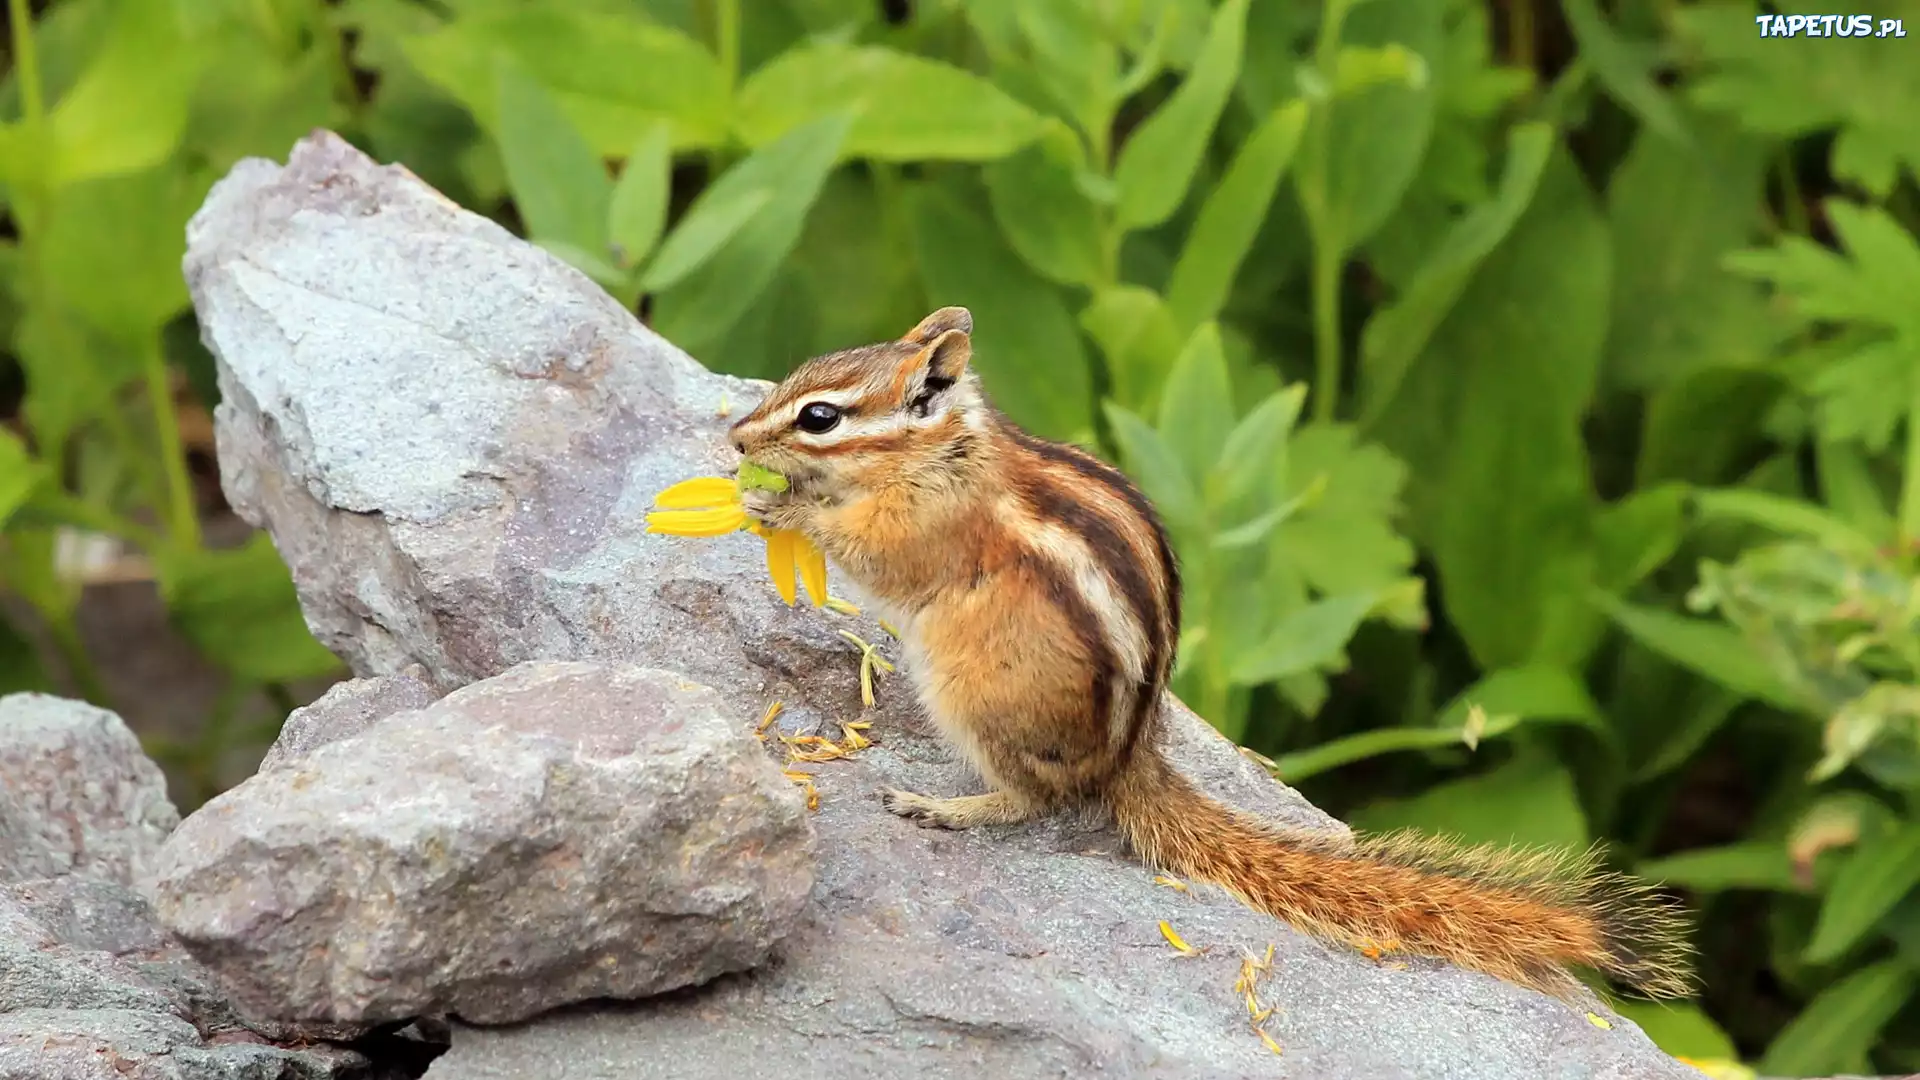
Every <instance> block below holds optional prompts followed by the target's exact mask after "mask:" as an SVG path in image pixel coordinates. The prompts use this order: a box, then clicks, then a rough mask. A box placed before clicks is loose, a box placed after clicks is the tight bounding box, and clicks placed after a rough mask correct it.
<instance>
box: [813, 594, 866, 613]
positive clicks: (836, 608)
mask: <svg viewBox="0 0 1920 1080" xmlns="http://www.w3.org/2000/svg"><path fill="white" fill-rule="evenodd" d="M822 606H824V607H825V608H826V609H827V610H828V611H832V612H836V613H838V614H841V615H858V614H860V609H859V608H857V607H855V606H853V605H852V604H850V603H848V602H847V601H845V600H842V599H840V598H839V597H837V596H829V597H827V602H826V604H824V605H822Z"/></svg>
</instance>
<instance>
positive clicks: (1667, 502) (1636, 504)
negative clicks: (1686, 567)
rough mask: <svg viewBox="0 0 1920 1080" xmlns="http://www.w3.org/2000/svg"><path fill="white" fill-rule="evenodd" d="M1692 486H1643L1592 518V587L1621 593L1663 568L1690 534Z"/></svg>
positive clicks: (1602, 509)
mask: <svg viewBox="0 0 1920 1080" xmlns="http://www.w3.org/2000/svg"><path fill="white" fill-rule="evenodd" d="M1687 495H1688V488H1687V487H1686V486H1685V485H1684V484H1660V485H1657V486H1654V487H1648V488H1641V489H1639V490H1638V491H1635V492H1633V493H1632V494H1630V495H1628V496H1627V497H1626V498H1624V499H1621V500H1620V501H1619V502H1616V503H1611V504H1609V505H1607V506H1604V507H1602V508H1601V509H1600V511H1599V513H1597V514H1596V515H1595V516H1594V519H1593V542H1594V551H1595V564H1594V570H1593V578H1594V583H1595V584H1597V585H1599V586H1600V588H1602V589H1605V590H1607V591H1608V592H1612V593H1616V594H1617V593H1622V592H1625V591H1626V590H1628V589H1630V588H1632V587H1633V586H1635V585H1638V584H1639V583H1640V582H1642V581H1644V580H1646V577H1647V575H1649V574H1651V573H1653V572H1654V571H1655V570H1658V569H1659V568H1660V567H1662V566H1664V565H1665V564H1666V562H1667V560H1668V559H1671V558H1673V554H1674V552H1675V551H1677V550H1678V549H1679V547H1680V538H1681V536H1682V534H1684V533H1685V531H1686V506H1687Z"/></svg>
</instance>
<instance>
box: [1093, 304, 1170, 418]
mask: <svg viewBox="0 0 1920 1080" xmlns="http://www.w3.org/2000/svg"><path fill="white" fill-rule="evenodd" d="M1080 325H1081V326H1083V327H1085V328H1086V331H1087V336H1089V337H1091V338H1093V340H1094V341H1095V342H1097V343H1098V344H1099V346H1100V351H1101V352H1102V353H1103V354H1105V356H1106V359H1107V374H1108V376H1109V377H1110V379H1111V381H1112V386H1113V390H1112V395H1113V399H1114V400H1115V401H1117V402H1119V403H1120V404H1122V405H1125V406H1126V407H1127V408H1129V409H1138V410H1140V411H1142V412H1145V411H1148V410H1149V409H1151V408H1152V407H1153V404H1154V402H1155V401H1156V400H1157V399H1158V397H1159V393H1160V389H1161V385H1162V383H1164V382H1165V381H1166V377H1167V372H1168V371H1170V370H1172V368H1173V364H1174V361H1176V360H1178V359H1179V357H1180V349H1181V346H1182V345H1183V344H1184V343H1185V341H1186V339H1185V338H1184V337H1183V336H1182V335H1181V333H1180V329H1179V327H1178V326H1176V325H1175V324H1174V321H1173V313H1172V312H1171V311H1169V310H1168V309H1167V305H1166V302H1165V301H1163V300H1161V298H1160V294H1158V293H1156V292H1154V291H1153V290H1152V289H1147V288H1143V287H1141V286H1139V285H1116V286H1113V287H1111V288H1106V289H1102V290H1100V291H1099V292H1097V293H1095V294H1094V296H1093V302H1092V303H1090V304H1088V305H1087V306H1086V308H1084V309H1083V310H1082V311H1081V312H1080Z"/></svg>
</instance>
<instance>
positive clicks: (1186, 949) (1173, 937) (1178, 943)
mask: <svg viewBox="0 0 1920 1080" xmlns="http://www.w3.org/2000/svg"><path fill="white" fill-rule="evenodd" d="M1160 936H1161V937H1164V938H1166V939H1167V944H1169V945H1171V946H1173V947H1174V948H1176V949H1178V950H1180V951H1181V952H1183V953H1191V952H1193V946H1191V945H1189V944H1187V943H1186V942H1185V941H1182V940H1181V939H1180V935H1179V934H1176V933H1174V932H1173V926H1172V924H1170V923H1168V922H1167V921H1166V920H1165V919H1162V920H1160Z"/></svg>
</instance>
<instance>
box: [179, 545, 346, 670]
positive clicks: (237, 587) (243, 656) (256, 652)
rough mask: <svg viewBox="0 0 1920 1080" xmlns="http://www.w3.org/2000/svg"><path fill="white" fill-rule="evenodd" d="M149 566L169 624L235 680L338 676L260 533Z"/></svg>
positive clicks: (333, 659) (283, 567)
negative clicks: (233, 544)
mask: <svg viewBox="0 0 1920 1080" xmlns="http://www.w3.org/2000/svg"><path fill="white" fill-rule="evenodd" d="M154 568H155V571H156V573H157V575H158V577H159V582H160V595H161V597H162V599H164V600H165V601H166V605H167V612H168V615H169V616H170V617H171V619H172V620H173V623H174V625H175V626H177V627H178V628H179V629H180V632H181V633H182V634H184V635H185V636H186V638H187V639H188V640H189V641H191V642H193V645H194V647H195V648H196V649H198V650H199V651H200V653H201V655H203V656H205V657H206V658H207V659H208V660H211V661H213V662H214V663H216V664H219V665H221V666H222V667H225V668H226V669H228V670H229V671H231V672H232V673H234V674H235V675H238V676H239V677H241V678H243V679H248V680H252V681H255V682H291V681H293V680H296V679H308V678H314V677H318V676H322V675H331V674H335V673H337V672H338V671H339V670H340V661H339V659H338V658H337V657H335V656H334V655H333V654H332V653H330V652H328V651H327V650H326V649H325V648H324V647H322V646H321V644H320V643H319V642H318V641H315V640H314V639H313V634H312V633H311V632H309V631H308V629H307V623H306V619H305V617H304V616H303V615H302V614H301V612H300V601H299V597H298V596H297V595H296V594H295V592H294V588H293V579H292V578H291V577H290V576H289V575H288V573H287V568H286V564H285V563H283V562H281V561H280V554H279V552H278V551H276V550H275V549H274V546H273V541H272V540H271V539H269V538H268V537H267V535H266V534H265V533H255V534H254V535H253V537H252V538H251V539H250V540H248V542H247V544H246V546H244V547H240V548H233V549H226V550H213V551H200V550H191V551H171V550H169V551H161V552H157V553H156V554H155V559H154Z"/></svg>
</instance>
